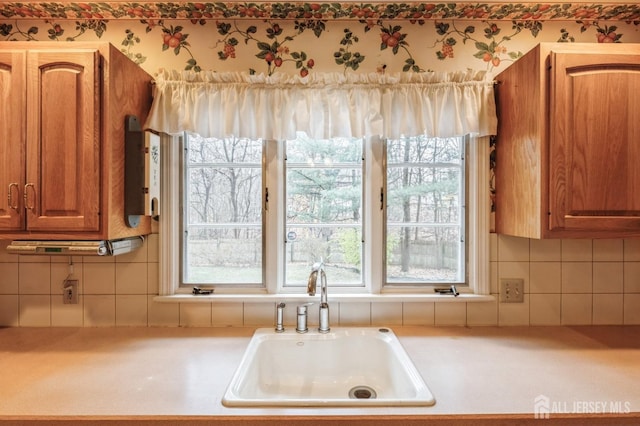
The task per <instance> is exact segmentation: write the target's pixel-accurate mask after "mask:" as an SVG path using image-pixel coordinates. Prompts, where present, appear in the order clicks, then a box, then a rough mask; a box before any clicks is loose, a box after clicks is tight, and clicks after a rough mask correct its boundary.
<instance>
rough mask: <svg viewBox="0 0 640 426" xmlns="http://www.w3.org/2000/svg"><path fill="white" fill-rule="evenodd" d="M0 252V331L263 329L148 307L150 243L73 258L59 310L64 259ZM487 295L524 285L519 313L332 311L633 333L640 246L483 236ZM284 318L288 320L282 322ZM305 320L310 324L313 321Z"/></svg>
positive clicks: (238, 314)
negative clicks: (74, 286) (75, 298)
mask: <svg viewBox="0 0 640 426" xmlns="http://www.w3.org/2000/svg"><path fill="white" fill-rule="evenodd" d="M6 245H7V242H0V277H1V278H0V325H1V326H41V327H48V326H54V327H58V326H86V327H113V326H118V327H119V326H243V325H244V326H271V325H272V324H273V317H274V306H273V305H272V304H269V303H264V304H262V303H244V304H243V303H212V304H210V303H198V304H193V303H186V304H177V303H155V302H153V295H155V294H157V292H158V234H152V235H150V236H149V238H148V239H147V241H145V244H144V246H143V247H142V248H141V249H140V250H138V251H136V252H134V253H130V254H127V255H121V256H116V257H110V258H98V257H84V258H83V257H74V258H72V261H73V263H74V266H73V269H74V271H73V272H74V275H75V276H76V277H77V278H78V279H79V281H80V293H81V296H80V300H79V304H77V305H65V304H63V303H62V287H63V284H62V283H63V281H64V279H65V277H66V276H67V274H68V273H69V257H66V256H60V257H58V256H17V255H8V254H6V252H5V251H4V247H5V246H6ZM490 259H491V288H492V293H494V294H497V293H498V282H499V279H500V278H524V280H525V301H524V303H513V304H504V303H502V304H501V303H498V302H493V303H485V302H482V303H478V302H476V303H472V302H469V303H432V302H431V303H415V302H414V303H340V304H338V303H332V305H331V309H332V311H331V318H332V323H333V324H342V325H369V324H373V325H560V324H565V325H568V324H571V325H578V324H580V325H583V324H640V309H638V307H640V240H546V241H540V240H528V239H524V238H514V237H506V236H497V235H496V234H492V235H491V257H490ZM289 317H292V316H289ZM312 319H313V317H312Z"/></svg>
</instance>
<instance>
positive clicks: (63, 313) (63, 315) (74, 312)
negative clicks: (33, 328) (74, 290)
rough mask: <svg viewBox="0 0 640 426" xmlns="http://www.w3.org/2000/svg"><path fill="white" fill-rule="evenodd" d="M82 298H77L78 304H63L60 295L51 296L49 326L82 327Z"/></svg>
mask: <svg viewBox="0 0 640 426" xmlns="http://www.w3.org/2000/svg"><path fill="white" fill-rule="evenodd" d="M83 317H84V298H83V296H79V297H78V303H76V304H65V303H64V302H63V300H62V294H54V295H51V326H52V327H82V326H83V322H84V318H83Z"/></svg>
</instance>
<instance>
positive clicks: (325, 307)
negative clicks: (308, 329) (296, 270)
mask: <svg viewBox="0 0 640 426" xmlns="http://www.w3.org/2000/svg"><path fill="white" fill-rule="evenodd" d="M318 274H320V311H319V316H320V318H319V322H318V324H319V325H318V331H319V332H320V333H328V332H329V330H330V329H331V327H330V326H329V302H328V301H327V276H326V275H325V273H324V263H323V262H318V263H315V264H314V265H313V266H312V267H311V274H310V275H309V281H308V283H307V293H309V296H314V295H315V294H316V287H317V285H316V284H317V281H318Z"/></svg>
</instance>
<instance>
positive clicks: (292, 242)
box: [285, 135, 363, 286]
mask: <svg viewBox="0 0 640 426" xmlns="http://www.w3.org/2000/svg"><path fill="white" fill-rule="evenodd" d="M285 220H286V224H285V229H286V232H287V238H286V261H285V270H286V281H285V285H294V286H303V285H306V283H307V280H308V277H309V273H310V267H311V265H312V264H313V263H315V262H317V261H319V260H323V261H324V263H325V271H326V273H327V279H328V283H329V285H332V286H336V285H351V286H353V285H358V286H361V285H363V283H362V273H361V269H362V264H361V263H362V262H361V259H362V141H361V140H359V139H344V138H336V139H330V140H322V141H317V140H313V139H309V138H307V137H306V136H305V135H299V137H298V138H297V139H296V140H293V141H287V142H286V219H285Z"/></svg>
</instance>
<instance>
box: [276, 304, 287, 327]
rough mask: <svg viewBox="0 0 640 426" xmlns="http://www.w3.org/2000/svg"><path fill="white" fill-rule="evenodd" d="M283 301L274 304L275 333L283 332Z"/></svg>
mask: <svg viewBox="0 0 640 426" xmlns="http://www.w3.org/2000/svg"><path fill="white" fill-rule="evenodd" d="M285 306H286V305H285V304H284V302H280V303H278V304H277V305H276V333H282V332H284V307H285Z"/></svg>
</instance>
